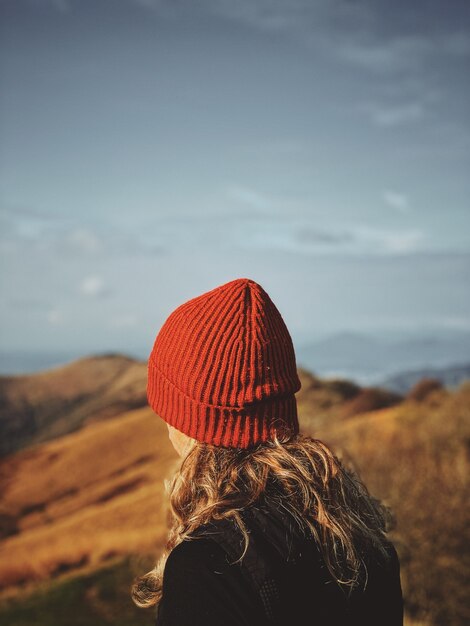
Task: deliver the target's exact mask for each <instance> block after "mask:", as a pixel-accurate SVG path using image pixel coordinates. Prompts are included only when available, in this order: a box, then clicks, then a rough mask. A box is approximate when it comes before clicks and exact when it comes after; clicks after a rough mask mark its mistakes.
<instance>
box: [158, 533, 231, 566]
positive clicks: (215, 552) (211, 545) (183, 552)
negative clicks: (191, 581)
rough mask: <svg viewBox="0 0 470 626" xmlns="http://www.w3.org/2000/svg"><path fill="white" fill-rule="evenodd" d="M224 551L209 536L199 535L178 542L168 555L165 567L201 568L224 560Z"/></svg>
mask: <svg viewBox="0 0 470 626" xmlns="http://www.w3.org/2000/svg"><path fill="white" fill-rule="evenodd" d="M225 556H226V555H225V552H224V551H223V550H222V549H221V547H220V546H219V545H218V544H217V543H216V542H215V541H213V540H212V539H211V538H210V537H207V536H204V535H199V536H195V537H191V538H188V539H185V540H184V541H181V542H180V543H178V544H177V545H176V546H175V547H174V548H173V549H172V550H171V552H170V554H169V555H168V558H167V561H166V565H165V569H173V568H180V567H181V568H190V569H191V570H193V569H196V570H197V569H202V568H203V567H204V566H206V565H213V564H214V563H215V562H217V561H221V562H225V560H226V559H225Z"/></svg>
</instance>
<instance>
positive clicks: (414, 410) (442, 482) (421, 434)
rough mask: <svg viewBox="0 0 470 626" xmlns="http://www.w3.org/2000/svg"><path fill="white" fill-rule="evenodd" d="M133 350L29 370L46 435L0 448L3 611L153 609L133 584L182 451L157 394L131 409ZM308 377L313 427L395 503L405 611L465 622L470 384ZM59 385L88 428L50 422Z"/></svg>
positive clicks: (136, 373) (158, 541)
mask: <svg viewBox="0 0 470 626" xmlns="http://www.w3.org/2000/svg"><path fill="white" fill-rule="evenodd" d="M127 361H130V362H126V358H125V357H124V359H122V358H121V357H120V356H118V355H114V356H105V357H104V356H102V357H97V358H96V360H93V358H91V361H90V360H87V361H85V362H84V361H83V360H81V361H78V362H75V363H71V364H69V365H67V366H64V367H63V368H60V370H59V371H57V370H55V371H52V370H50V371H48V372H44V373H43V374H45V377H44V378H43V379H37V378H35V376H37V375H35V376H33V377H28V379H29V380H30V381H31V382H32V383H33V385H36V386H35V387H34V392H32V391H31V390H30V389H28V387H27V385H26V383H25V382H23V385H25V386H24V388H23V390H22V393H25V394H27V397H28V398H29V402H31V403H34V398H37V399H38V403H39V400H40V403H39V404H38V405H40V406H41V407H42V409H41V410H42V412H43V416H44V419H43V421H42V422H38V429H37V431H36V433H35V437H36V438H37V439H38V440H39V439H41V437H47V438H48V440H47V441H43V442H42V443H35V444H34V445H29V446H28V447H25V448H24V449H22V450H20V451H18V452H16V453H14V454H10V455H9V456H6V457H5V458H3V459H2V460H0V492H1V494H2V500H1V511H0V534H1V535H2V539H1V540H0V586H1V587H3V589H4V591H3V595H2V603H1V605H0V623H8V624H9V625H11V626H19V625H20V624H21V626H56V625H57V626H60V625H61V624H63V623H70V624H76V625H77V626H78V625H79V624H85V623H89V624H93V626H105V625H107V624H109V625H111V624H112V625H113V626H126V625H129V626H130V625H131V624H132V623H136V621H137V619H139V620H140V619H142V620H144V619H145V620H148V623H149V624H150V623H151V621H152V620H151V619H150V618H151V614H148V613H147V615H145V612H143V613H142V611H141V612H140V614H139V612H137V613H135V611H134V608H133V606H132V603H131V602H130V600H129V586H130V583H131V581H132V578H133V576H134V575H135V574H137V573H143V572H144V571H147V567H151V565H152V563H153V562H154V560H155V558H156V557H157V556H158V554H159V553H160V551H161V549H162V547H163V542H164V539H165V536H166V504H167V501H166V497H165V493H164V480H165V478H166V477H169V476H170V475H171V473H172V471H173V470H174V469H175V468H176V467H177V465H178V460H177V458H176V455H175V453H174V451H173V449H172V448H171V445H170V444H169V441H168V437H167V430H166V426H165V424H164V422H163V421H162V420H160V419H159V418H158V417H157V416H155V414H154V413H153V412H152V411H151V409H150V408H148V407H147V406H144V407H141V408H138V409H133V410H128V409H127V405H126V402H128V401H129V397H131V398H138V394H139V393H140V394H142V393H144V392H145V375H146V372H145V365H144V366H143V367H142V364H141V363H139V362H135V361H133V360H127ZM119 363H120V364H121V365H120V366H119V367H118V364H119ZM77 366H78V369H77ZM93 367H95V368H96V369H95V370H94V375H95V377H93V376H92V375H91V371H92V368H93ZM107 368H108V369H109V371H108V372H106V369H107ZM139 368H140V369H139ZM83 369H85V370H86V372H87V375H83V374H84V373H83ZM51 374H52V376H51ZM88 374H90V375H89V376H88ZM77 375H78V380H75V377H76V376H77ZM299 376H300V378H301V381H302V389H301V390H300V391H299V392H298V394H297V400H298V407H299V419H300V423H301V428H302V430H303V431H304V432H306V433H309V434H311V435H312V436H314V437H317V438H319V439H322V440H323V441H325V442H326V443H328V444H329V445H330V446H331V447H332V448H333V450H334V451H335V452H336V453H337V454H338V455H339V456H340V457H341V458H343V460H344V462H345V463H347V464H349V465H350V466H351V467H352V468H353V469H355V470H356V471H357V472H358V473H359V474H360V475H361V476H362V477H363V479H364V480H365V482H366V485H367V486H368V488H369V490H370V491H371V493H372V494H373V495H375V496H376V497H378V498H380V499H381V500H383V501H384V502H385V503H386V504H387V505H389V506H390V507H391V508H392V511H393V512H394V514H395V517H396V527H395V529H394V530H393V532H392V538H393V539H394V541H395V542H396V545H397V549H398V551H399V555H400V560H401V564H402V582H403V587H404V592H405V608H406V615H407V621H406V624H407V625H409V626H411V625H412V624H413V625H414V624H418V623H419V624H420V625H421V626H438V625H439V626H440V625H449V626H450V625H452V626H463V624H465V623H466V616H467V614H468V613H467V611H468V601H467V598H466V581H467V579H468V577H469V575H470V564H469V548H468V545H467V543H466V541H465V537H466V529H467V528H468V527H469V525H470V524H469V522H470V519H469V514H468V507H467V505H466V501H467V497H466V496H467V487H468V483H467V481H468V479H467V475H468V458H469V454H468V453H469V449H468V442H469V441H470V383H466V384H463V385H461V386H460V387H459V388H458V389H456V390H450V389H446V388H444V387H439V386H437V387H433V386H430V387H427V388H426V393H420V394H417V393H409V394H408V396H407V397H406V398H403V397H401V396H398V395H396V394H393V393H392V394H391V393H390V392H389V391H387V390H383V389H379V388H373V387H371V388H363V387H360V386H359V385H357V384H356V383H352V382H350V381H346V380H337V379H329V380H323V379H320V378H318V377H317V376H315V375H313V374H312V373H310V372H308V371H306V370H303V369H299ZM21 378H23V377H21ZM38 380H42V381H43V382H45V383H46V384H45V386H44V387H42V388H41V386H40V385H38ZM53 382H54V384H52V383H53ZM98 389H100V390H101V391H98ZM47 390H48V391H47ZM73 390H75V393H77V396H74V394H73ZM123 390H126V391H125V392H124V391H123ZM48 393H49V395H48ZM56 393H57V394H58V395H59V398H60V402H62V412H60V413H59V412H56V413H55V416H56V421H57V420H59V423H60V424H61V428H62V429H64V430H65V429H67V428H69V427H70V424H72V425H73V427H74V428H76V429H78V430H74V432H68V433H67V434H62V435H58V434H57V431H56V430H54V429H51V428H50V424H53V423H54V420H51V421H49V420H48V419H47V415H48V409H47V407H48V402H51V406H52V409H55V407H56V405H55V404H54V403H55V394H56ZM61 394H62V395H61ZM126 394H127V395H126ZM133 394H134V395H133ZM106 403H109V407H111V408H110V409H108V407H107V406H106ZM17 406H20V403H19V402H18V405H17ZM120 407H126V408H125V410H122V411H120ZM52 409H51V414H53V411H52ZM79 409H80V410H79ZM69 410H70V413H69ZM95 411H96V413H95ZM18 412H19V413H20V411H19V409H18ZM69 415H72V417H74V419H70V421H69ZM78 415H79V416H80V419H75V418H76V417H77V416H78ZM41 424H44V427H45V432H42V431H41ZM51 437H53V439H51ZM23 445H26V444H25V443H24V444H23ZM67 612H69V613H70V612H71V613H73V615H71V616H69V617H67V619H66V618H65V617H64V616H67V615H68V613H67ZM140 615H142V618H141V617H140ZM149 615H150V617H149ZM41 616H43V617H41Z"/></svg>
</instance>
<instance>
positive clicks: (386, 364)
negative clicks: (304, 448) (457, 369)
mask: <svg viewBox="0 0 470 626" xmlns="http://www.w3.org/2000/svg"><path fill="white" fill-rule="evenodd" d="M296 355H297V362H298V364H299V365H300V366H301V367H305V368H306V369H308V370H310V371H312V372H315V373H316V374H318V375H319V376H332V375H335V376H340V377H342V378H348V379H350V380H354V381H356V382H358V383H360V384H381V383H382V381H383V380H384V379H385V378H388V377H391V376H394V375H395V373H396V372H407V371H409V370H415V369H416V370H417V369H428V368H447V367H451V366H454V365H455V363H467V362H468V358H469V355H470V333H454V334H449V335H447V336H444V335H442V336H429V337H428V336H421V337H417V336H415V337H409V338H397V339H388V338H383V339H382V338H380V337H376V336H373V335H372V334H371V335H369V334H361V333H338V334H335V335H332V336H330V337H328V338H326V339H321V340H317V341H315V342H313V343H309V344H304V345H301V346H299V347H297V348H296Z"/></svg>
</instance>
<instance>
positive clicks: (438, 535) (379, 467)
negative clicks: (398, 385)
mask: <svg viewBox="0 0 470 626" xmlns="http://www.w3.org/2000/svg"><path fill="white" fill-rule="evenodd" d="M312 434H313V433H312ZM315 436H318V437H319V438H321V439H323V440H324V441H326V442H327V443H329V444H330V445H331V446H332V447H333V449H334V450H335V451H337V452H338V453H339V454H341V455H343V456H344V458H345V459H348V460H349V461H350V462H351V464H352V465H353V467H355V468H356V469H357V470H358V471H359V473H360V475H361V476H362V477H363V479H364V480H365V482H366V484H367V486H368V487H369V489H370V491H371V492H372V493H373V494H374V495H376V496H377V497H379V498H380V499H381V500H383V501H384V502H385V503H386V504H388V505H389V506H390V507H391V508H392V511H393V512H394V514H395V517H396V528H395V529H394V531H393V534H392V538H393V539H394V540H395V542H396V545H397V549H398V551H399V554H400V560H401V566H402V570H401V571H402V583H403V587H404V594H405V607H406V610H407V613H408V615H409V617H410V619H414V620H415V621H417V622H420V621H422V622H423V623H426V624H428V623H429V624H436V625H439V626H447V625H449V626H450V625H452V626H460V625H462V626H463V624H467V623H469V621H470V606H469V601H468V597H467V588H468V582H469V580H470V559H469V541H468V539H469V537H468V530H469V528H470V515H469V508H468V478H467V477H468V464H469V463H468V460H469V455H468V452H469V442H470V383H466V384H464V385H462V386H461V387H460V389H459V390H458V391H457V392H455V393H450V392H447V391H445V390H444V389H436V390H435V391H434V392H433V393H431V394H429V395H427V396H426V398H425V401H423V402H419V403H418V402H415V401H413V400H407V401H406V402H403V403H402V404H400V405H399V406H397V407H393V408H389V409H383V410H380V411H376V412H373V413H369V414H367V415H364V416H361V417H356V418H354V419H352V420H350V421H347V422H342V423H338V422H337V423H332V424H331V425H330V426H329V428H324V429H323V430H322V431H321V432H320V431H317V432H316V433H315Z"/></svg>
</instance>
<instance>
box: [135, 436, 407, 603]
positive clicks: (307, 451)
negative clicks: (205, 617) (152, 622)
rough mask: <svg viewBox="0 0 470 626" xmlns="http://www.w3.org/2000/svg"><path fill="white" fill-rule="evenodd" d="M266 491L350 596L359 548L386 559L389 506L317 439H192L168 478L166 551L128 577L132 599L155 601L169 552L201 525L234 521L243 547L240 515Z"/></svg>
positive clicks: (359, 567) (357, 576) (358, 570)
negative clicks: (248, 444)
mask: <svg viewBox="0 0 470 626" xmlns="http://www.w3.org/2000/svg"><path fill="white" fill-rule="evenodd" d="M266 496H269V497H270V498H271V499H273V500H274V501H276V500H277V501H278V502H279V503H282V504H281V506H282V507H283V508H284V509H287V510H288V511H289V512H290V513H291V515H292V516H293V518H294V519H295V520H297V522H298V524H299V525H300V527H302V528H303V529H304V530H306V531H307V532H309V533H310V534H311V535H313V537H314V538H315V540H316V541H317V544H318V546H319V547H320V549H321V552H322V555H323V558H324V560H325V564H326V566H327V567H328V569H329V571H330V573H331V575H332V577H333V579H334V580H335V581H336V582H337V583H338V585H340V586H342V587H345V588H347V590H348V591H349V593H350V592H351V590H352V589H353V588H355V587H356V586H357V585H359V583H360V581H361V580H362V575H361V574H363V573H364V569H365V570H367V568H366V566H365V563H364V560H363V558H362V555H363V554H364V550H365V551H366V552H367V550H368V549H371V548H375V549H377V550H378V553H379V555H381V556H383V557H384V558H387V556H388V552H387V548H386V543H387V539H386V533H387V532H388V531H389V530H390V529H391V528H392V527H393V524H394V522H395V520H394V517H393V515H392V512H391V510H390V509H389V508H388V507H386V506H385V505H384V504H383V503H381V502H380V501H379V500H378V499H376V498H374V497H373V496H372V495H371V494H370V493H369V492H368V490H367V488H366V486H365V485H364V483H363V482H362V481H361V480H360V478H359V476H358V474H357V473H356V472H355V471H354V470H353V469H349V468H347V467H346V466H345V464H344V463H343V462H342V461H340V460H339V458H337V457H336V456H335V455H334V454H333V452H332V451H331V450H330V448H329V447H328V446H327V445H326V444H325V443H323V442H322V441H320V440H319V439H315V438H312V437H309V436H306V435H302V434H298V435H295V436H294V437H290V438H288V437H286V438H285V439H284V440H279V439H275V440H274V441H271V442H268V443H263V444H259V445H257V446H256V447H254V448H251V449H246V450H241V449H234V448H223V447H218V446H213V445H209V444H203V443H199V442H195V443H194V445H193V446H192V448H191V449H190V450H189V452H188V453H187V455H186V456H185V457H184V459H183V461H182V463H181V467H180V469H179V471H178V472H177V473H176V474H175V476H174V477H173V480H172V481H171V483H170V487H169V504H170V515H171V520H172V523H171V527H170V531H169V534H168V541H167V544H166V548H165V550H164V552H163V554H162V556H161V558H160V560H159V561H158V562H157V564H156V566H155V567H154V568H153V569H152V570H151V571H150V572H148V573H147V574H145V575H144V576H142V577H140V578H137V579H136V580H135V581H134V584H133V586H132V590H131V594H132V599H133V601H134V602H135V604H137V606H139V607H143V608H146V607H150V606H154V605H156V604H158V603H159V601H160V599H161V597H162V581H163V571H164V567H165V563H166V560H167V558H168V555H169V553H170V552H171V550H172V549H173V548H174V547H175V546H176V545H178V544H179V543H181V542H182V541H184V540H186V539H190V538H191V537H192V533H193V532H194V531H195V530H196V529H197V528H199V527H200V526H202V525H203V524H206V523H208V522H210V521H215V520H220V519H232V520H233V521H234V522H235V523H236V525H237V526H238V528H239V530H240V531H241V533H242V534H243V537H244V541H245V550H246V548H247V546H248V542H249V533H248V532H247V528H246V527H245V524H244V522H243V517H242V513H243V511H244V510H245V509H246V508H247V507H249V506H251V505H256V504H257V503H260V502H262V500H263V498H264V497H266ZM365 573H366V574H367V571H366V572H365Z"/></svg>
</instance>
